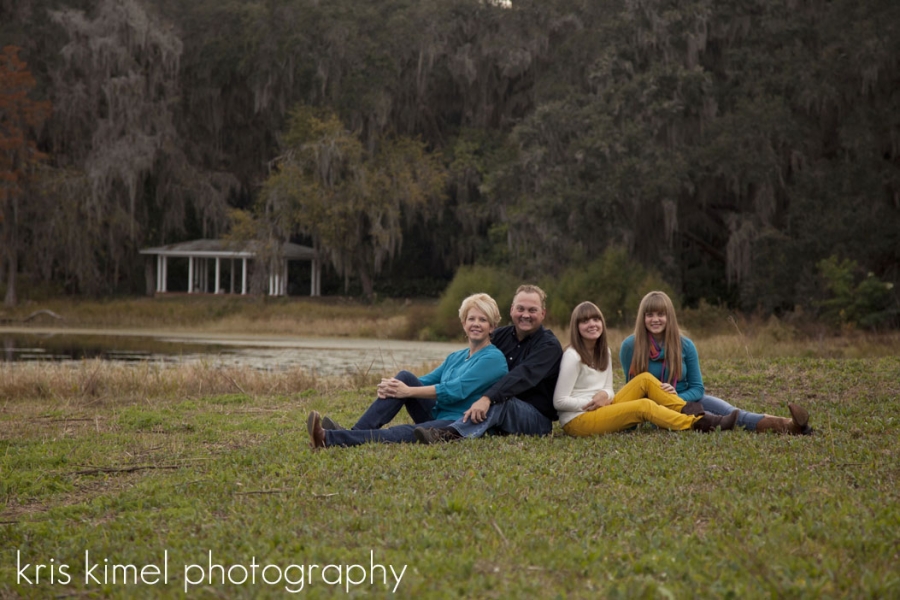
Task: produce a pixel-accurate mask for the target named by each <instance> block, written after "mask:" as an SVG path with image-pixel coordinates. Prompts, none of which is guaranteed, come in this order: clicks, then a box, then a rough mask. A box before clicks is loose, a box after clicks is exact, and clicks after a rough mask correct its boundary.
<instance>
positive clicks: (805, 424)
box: [756, 404, 813, 435]
mask: <svg viewBox="0 0 900 600" xmlns="http://www.w3.org/2000/svg"><path fill="white" fill-rule="evenodd" d="M788 410H789V411H791V418H790V419H785V418H784V417H773V416H772V415H766V416H764V417H763V418H762V421H760V422H759V423H757V424H756V432H757V433H766V432H767V431H774V432H775V433H787V434H790V435H810V434H812V432H813V428H812V427H810V426H809V413H808V412H807V411H806V409H805V408H803V407H802V406H798V405H796V404H788Z"/></svg>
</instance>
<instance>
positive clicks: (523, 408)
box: [450, 398, 553, 438]
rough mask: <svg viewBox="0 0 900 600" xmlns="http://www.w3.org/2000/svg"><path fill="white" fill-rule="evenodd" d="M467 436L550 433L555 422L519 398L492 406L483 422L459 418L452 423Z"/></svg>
mask: <svg viewBox="0 0 900 600" xmlns="http://www.w3.org/2000/svg"><path fill="white" fill-rule="evenodd" d="M450 427H452V428H453V429H455V430H456V431H457V433H459V435H461V436H463V437H466V438H474V437H481V436H483V435H484V434H485V433H488V432H490V433H500V434H513V435H548V434H549V433H550V432H551V431H552V430H553V422H552V421H551V420H550V419H548V418H547V417H545V416H544V415H543V414H541V411H539V410H538V409H536V408H535V407H533V406H532V405H530V404H528V403H527V402H525V401H523V400H519V399H518V398H510V399H509V400H507V401H506V402H501V403H500V404H494V405H493V406H491V407H490V408H489V409H488V411H487V415H486V417H485V419H484V421H482V422H481V423H473V422H472V421H471V420H469V421H467V422H465V423H464V422H463V420H462V419H457V420H456V421H454V422H453V424H452V425H450Z"/></svg>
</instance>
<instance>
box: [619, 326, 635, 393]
mask: <svg viewBox="0 0 900 600" xmlns="http://www.w3.org/2000/svg"><path fill="white" fill-rule="evenodd" d="M633 356H634V336H633V335H629V336H628V337H627V338H625V339H624V340H622V345H621V346H620V347H619V362H620V363H622V371H623V372H624V373H625V381H626V382H628V381H631V377H629V376H628V370H629V369H631V358H632V357H633Z"/></svg>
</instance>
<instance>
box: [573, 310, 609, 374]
mask: <svg viewBox="0 0 900 600" xmlns="http://www.w3.org/2000/svg"><path fill="white" fill-rule="evenodd" d="M593 318H599V319H600V324H601V325H602V328H603V332H602V333H601V334H600V337H599V338H597V341H596V342H594V347H593V348H591V347H590V346H588V345H587V344H586V343H585V341H584V338H582V337H581V332H580V331H578V325H579V324H580V323H584V322H585V321H587V320H588V319H593ZM569 347H570V348H574V349H575V352H577V353H578V356H580V357H581V362H583V363H584V364H586V365H587V366H589V367H591V368H592V369H597V370H598V371H602V370H604V369H606V368H607V367H609V342H607V339H606V319H604V318H603V313H602V312H600V309H599V308H597V305H596V304H594V303H593V302H582V303H581V304H579V305H578V306H576V307H575V308H574V310H572V318H571V319H569Z"/></svg>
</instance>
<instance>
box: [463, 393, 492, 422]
mask: <svg viewBox="0 0 900 600" xmlns="http://www.w3.org/2000/svg"><path fill="white" fill-rule="evenodd" d="M489 408H491V399H490V398H488V397H487V396H482V397H481V398H479V399H478V400H476V401H475V404H473V405H472V406H470V407H469V410H467V411H466V412H464V413H463V423H468V422H469V421H471V422H472V423H475V424H478V423H481V422H482V421H484V420H485V419H486V418H487V411H488V409H489Z"/></svg>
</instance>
